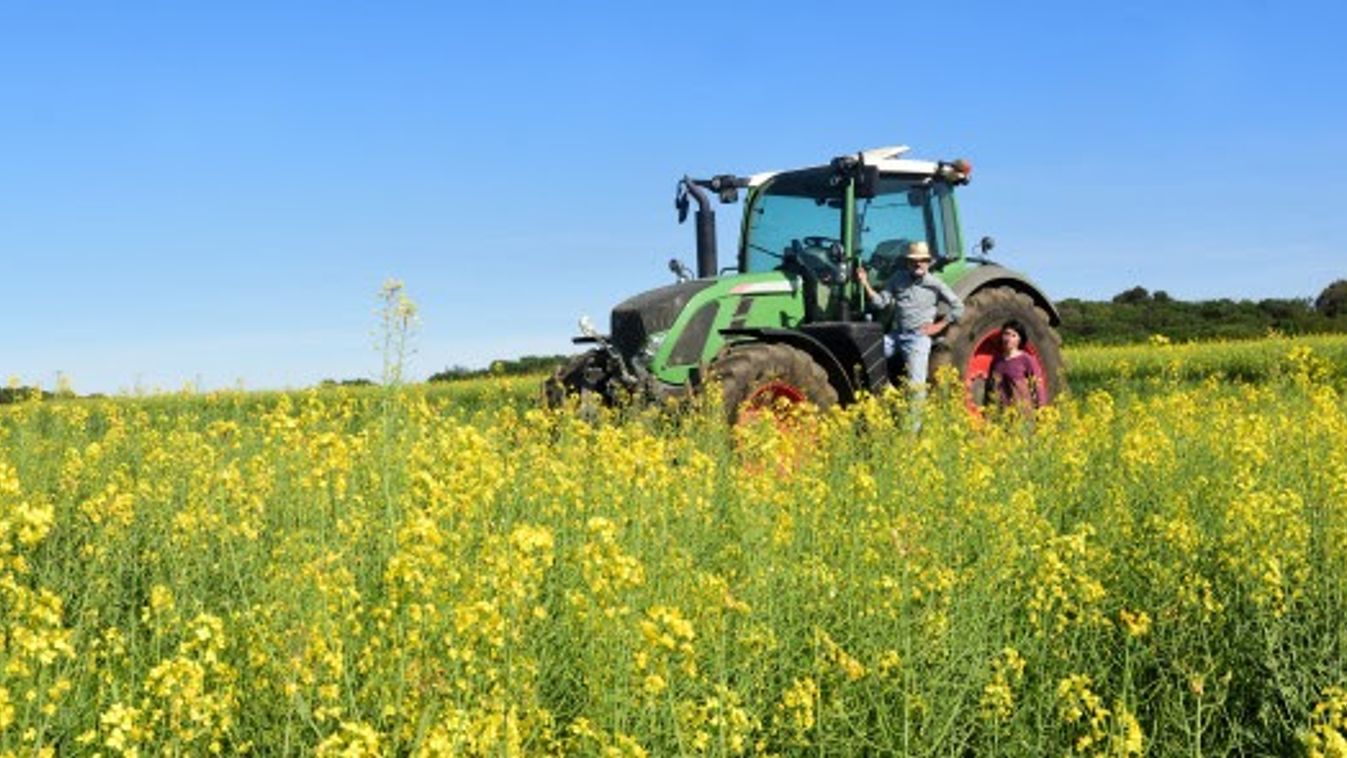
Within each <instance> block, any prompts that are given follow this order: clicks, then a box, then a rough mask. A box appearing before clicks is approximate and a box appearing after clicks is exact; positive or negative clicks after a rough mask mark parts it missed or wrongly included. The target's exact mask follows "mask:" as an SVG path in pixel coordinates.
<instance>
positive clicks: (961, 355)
mask: <svg viewBox="0 0 1347 758" xmlns="http://www.w3.org/2000/svg"><path fill="white" fill-rule="evenodd" d="M1007 321H1018V322H1020V323H1021V324H1023V325H1024V329H1025V331H1026V332H1028V334H1027V335H1025V336H1026V337H1027V338H1028V341H1029V352H1030V354H1031V355H1032V356H1034V357H1035V358H1036V359H1037V360H1038V364H1039V367H1040V368H1041V369H1042V373H1043V376H1044V377H1045V378H1046V380H1047V386H1048V396H1047V398H1045V400H1046V401H1049V402H1050V401H1051V400H1052V398H1055V397H1057V396H1058V395H1060V394H1061V393H1062V392H1064V391H1065V390H1066V366H1065V364H1064V362H1063V361H1062V338H1061V335H1059V334H1058V333H1057V330H1056V329H1053V328H1052V322H1051V320H1050V319H1049V318H1048V314H1047V312H1046V311H1044V310H1043V309H1042V308H1040V307H1038V306H1037V305H1036V304H1034V301H1033V298H1031V297H1029V296H1028V295H1026V294H1025V293H1023V292H1018V291H1016V290H1013V289H1011V288H1010V287H988V288H987V289H982V290H978V291H977V292H974V293H973V294H972V296H970V297H969V298H968V300H967V301H966V302H965V305H964V314H963V318H961V319H959V322H958V323H957V324H954V325H953V326H951V327H950V328H949V330H948V331H947V332H946V333H945V339H944V346H943V347H942V348H941V349H940V350H938V351H937V352H936V353H935V354H934V355H932V356H931V373H932V376H934V374H935V370H936V368H937V367H939V366H941V365H950V364H952V365H954V367H955V368H957V369H958V370H959V376H961V377H962V378H963V380H964V386H965V387H966V388H967V390H968V398H969V402H970V404H972V405H981V404H982V403H983V402H984V399H985V396H986V394H987V387H986V375H985V373H984V371H983V369H984V368H985V367H982V366H981V363H983V362H985V360H984V359H985V356H986V349H987V340H988V339H989V337H990V335H992V334H993V333H999V331H1000V329H1001V326H1002V325H1003V324H1005V323H1006V322H1007ZM975 359H978V360H975Z"/></svg>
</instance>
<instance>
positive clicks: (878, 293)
mask: <svg viewBox="0 0 1347 758" xmlns="http://www.w3.org/2000/svg"><path fill="white" fill-rule="evenodd" d="M856 281H858V282H860V283H861V287H862V288H863V289H864V290H865V296H866V298H867V299H868V300H869V301H870V305H871V306H873V307H874V308H876V309H880V310H882V309H884V308H887V307H889V305H890V304H891V303H892V302H893V295H890V294H889V290H888V287H885V288H884V289H882V290H876V289H875V288H874V287H871V286H870V275H869V274H868V273H866V271H865V266H857V267H856Z"/></svg>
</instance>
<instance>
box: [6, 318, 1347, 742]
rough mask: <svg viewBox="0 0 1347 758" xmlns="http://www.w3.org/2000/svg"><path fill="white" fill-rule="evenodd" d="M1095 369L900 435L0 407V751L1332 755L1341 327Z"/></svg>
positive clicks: (332, 402)
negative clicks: (1022, 406) (999, 407)
mask: <svg viewBox="0 0 1347 758" xmlns="http://www.w3.org/2000/svg"><path fill="white" fill-rule="evenodd" d="M1121 350H1123V349H1121V348H1100V349H1095V350H1093V351H1091V350H1074V351H1069V353H1068V359H1069V360H1070V361H1071V363H1072V365H1073V366H1077V367H1080V370H1081V371H1082V375H1083V376H1088V377H1089V378H1088V380H1087V381H1085V382H1083V384H1082V385H1081V386H1080V387H1078V388H1077V391H1075V392H1074V393H1073V394H1071V395H1069V396H1068V397H1066V398H1064V399H1062V400H1061V401H1060V402H1059V403H1057V404H1056V405H1054V406H1052V407H1050V408H1048V409H1045V410H1043V411H1041V412H1040V413H1039V415H1038V416H1037V418H1035V419H1034V420H1033V422H1032V424H1028V423H1025V422H1023V421H1021V420H1019V419H1013V418H1006V419H1001V418H993V419H987V420H974V419H971V418H970V417H969V416H968V415H967V414H966V413H965V412H964V411H963V409H962V405H961V398H960V397H959V396H958V393H957V392H956V391H954V390H953V389H952V388H950V387H948V386H946V387H943V388H939V389H937V391H936V392H934V393H933V394H932V396H931V398H930V399H929V400H928V402H927V404H926V407H925V408H924V410H923V424H922V429H921V431H920V433H913V432H912V431H910V430H909V423H908V422H909V419H910V418H911V412H910V409H908V408H906V407H904V405H903V399H902V398H901V397H899V396H898V395H897V393H892V394H889V395H886V396H883V397H878V398H871V399H869V400H867V401H865V402H862V403H860V404H858V405H855V406H853V407H851V408H848V409H846V410H844V411H838V412H831V413H828V414H824V415H822V416H820V417H816V418H805V419H801V420H800V421H799V423H798V424H797V425H796V426H794V427H792V429H791V431H789V432H787V433H784V434H783V433H782V432H781V431H779V430H778V429H777V428H776V427H775V426H773V425H769V424H765V423H764V424H762V425H757V426H751V427H749V428H746V429H741V430H737V431H736V432H733V433H732V432H730V431H729V430H727V429H725V428H724V426H723V424H722V422H721V416H720V415H719V414H717V413H714V412H711V411H709V410H706V409H699V408H687V407H684V408H669V409H646V410H628V411H624V412H622V413H618V414H611V415H607V416H605V417H604V418H601V419H599V420H598V421H597V422H596V423H590V422H588V421H585V420H582V419H581V418H579V417H578V416H577V414H575V413H568V412H554V411H545V410H542V409H540V408H539V407H537V405H536V403H535V402H534V391H535V389H536V380H532V379H530V380H509V381H505V380H501V381H485V382H476V383H470V384H468V383H465V384H461V385H451V386H442V387H421V386H417V387H406V388H401V389H397V390H381V389H378V388H374V389H369V390H343V389H321V390H312V391H307V392H299V393H292V394H279V393H276V394H242V393H215V394H208V395H180V396H156V397H149V398H139V399H136V398H121V399H109V400H69V401H49V402H41V401H31V402H26V403H21V404H18V405H13V406H4V407H0V755H6V756H8V755H14V756H19V755H23V756H28V755H35V754H36V755H44V754H45V755H93V754H101V755H106V756H116V755H151V754H154V755H160V754H172V755H208V754H220V755H234V754H247V753H253V754H265V755H272V754H277V755H292V754H316V755H334V756H335V755H417V756H422V755H424V756H432V755H604V756H638V755H659V756H663V755H703V754H705V755H793V754H805V753H807V754H812V755H857V754H864V755H876V754H891V755H1024V756H1042V755H1112V756H1127V755H1171V754H1178V753H1182V754H1189V755H1206V754H1212V755H1224V754H1229V753H1243V754H1255V755H1295V754H1308V755H1316V756H1319V755H1322V756H1334V755H1336V756H1342V755H1347V739H1345V737H1347V622H1345V621H1344V619H1347V395H1344V391H1347V368H1345V366H1347V360H1344V356H1347V338H1341V337H1333V338H1329V337H1323V338H1314V339H1309V340H1287V339H1282V338H1273V339H1268V340H1264V341H1259V342H1254V343H1239V344H1234V345H1220V344H1217V345H1205V346H1184V345H1162V344H1156V345H1152V346H1147V347H1145V348H1132V349H1131V350H1133V351H1134V352H1133V353H1125V354H1124V353H1118V352H1113V353H1110V352H1109V351H1121ZM1166 351H1168V352H1166ZM1148 361H1149V362H1150V363H1147V362H1148ZM1110 366H1111V367H1112V371H1113V373H1112V374H1110V373H1109V372H1110V370H1111V369H1110ZM1138 366H1152V368H1151V369H1144V370H1142V369H1138ZM1250 366H1252V367H1253V368H1249V367H1250ZM1195 367H1198V368H1195ZM1199 368H1200V370H1199Z"/></svg>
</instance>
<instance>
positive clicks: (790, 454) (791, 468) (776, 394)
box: [739, 379, 818, 477]
mask: <svg viewBox="0 0 1347 758" xmlns="http://www.w3.org/2000/svg"><path fill="white" fill-rule="evenodd" d="M808 400H809V398H808V397H807V396H806V395H805V393H804V391H803V390H801V389H800V388H799V387H797V386H795V385H794V384H791V383H790V382H787V381H784V380H781V379H772V380H769V381H766V382H764V383H762V384H760V385H758V387H757V388H755V389H754V390H753V392H752V393H751V394H749V396H748V397H747V398H746V399H745V400H744V402H743V404H741V405H740V406H739V409H740V410H739V422H740V423H741V424H750V425H751V424H754V423H756V422H759V421H764V422H766V423H768V424H770V425H772V426H774V427H775V428H776V432H777V433H778V434H782V435H787V436H789V437H791V438H792V440H793V444H791V445H788V446H787V448H786V450H785V452H784V455H783V451H782V450H777V451H776V456H778V457H774V458H771V459H766V460H763V459H757V460H755V459H752V458H746V459H745V460H744V468H745V470H746V471H748V472H750V473H755V474H761V473H764V472H771V473H772V474H773V475H776V476H786V477H789V476H791V475H793V474H794V473H795V472H796V471H797V470H798V469H799V468H800V467H801V466H802V465H803V464H804V462H805V460H806V459H807V457H808V451H809V450H811V449H812V448H813V444H812V442H810V441H812V440H814V439H815V438H816V437H817V435H818V429H817V428H816V427H815V426H814V425H813V423H812V421H811V420H810V418H809V417H808V416H807V415H802V414H800V413H799V411H800V410H801V409H802V408H803V407H804V406H805V404H806V403H807V402H808Z"/></svg>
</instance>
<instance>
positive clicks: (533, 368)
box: [426, 355, 569, 382]
mask: <svg viewBox="0 0 1347 758" xmlns="http://www.w3.org/2000/svg"><path fill="white" fill-rule="evenodd" d="M567 358H569V356H566V355H526V356H524V357H522V358H517V359H514V360H506V359H501V360H496V361H492V362H491V365H490V366H488V367H486V368H479V369H473V368H466V367H464V366H451V367H450V368H447V369H445V370H443V371H437V372H435V373H434V374H431V375H430V378H429V379H427V380H426V381H430V382H454V381H458V380H460V379H476V378H480V377H484V376H523V375H525V374H549V373H551V372H553V371H555V370H556V369H557V368H558V367H559V366H561V364H562V363H565V362H566V360H567Z"/></svg>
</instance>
